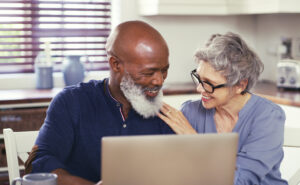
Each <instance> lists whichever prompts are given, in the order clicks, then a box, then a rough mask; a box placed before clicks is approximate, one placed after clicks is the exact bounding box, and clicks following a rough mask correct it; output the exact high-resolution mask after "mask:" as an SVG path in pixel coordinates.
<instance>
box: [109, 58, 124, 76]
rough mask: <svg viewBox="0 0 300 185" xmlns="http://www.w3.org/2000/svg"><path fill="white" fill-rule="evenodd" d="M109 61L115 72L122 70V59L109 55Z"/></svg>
mask: <svg viewBox="0 0 300 185" xmlns="http://www.w3.org/2000/svg"><path fill="white" fill-rule="evenodd" d="M108 62H109V65H110V68H111V69H112V70H113V71H115V72H120V70H121V65H122V64H121V63H120V60H118V59H116V58H115V57H114V56H109V58H108Z"/></svg>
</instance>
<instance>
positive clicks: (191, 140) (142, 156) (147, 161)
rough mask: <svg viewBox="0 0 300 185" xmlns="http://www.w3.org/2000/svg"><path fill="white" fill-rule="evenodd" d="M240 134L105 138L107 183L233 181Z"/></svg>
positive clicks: (226, 184) (206, 184)
mask: <svg viewBox="0 0 300 185" xmlns="http://www.w3.org/2000/svg"><path fill="white" fill-rule="evenodd" d="M237 145H238V134H236V133H226V134H196V135H152V136H149V135H148V136H115V137H103V138H102V170H101V171H102V181H103V184H105V185H233V182H234V172H235V163H236V155H237Z"/></svg>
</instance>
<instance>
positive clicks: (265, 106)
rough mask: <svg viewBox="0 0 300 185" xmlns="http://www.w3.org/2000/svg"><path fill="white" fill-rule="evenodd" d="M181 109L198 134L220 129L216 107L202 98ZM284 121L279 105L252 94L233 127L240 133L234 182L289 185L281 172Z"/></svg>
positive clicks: (242, 184)
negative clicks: (217, 123) (206, 105)
mask: <svg viewBox="0 0 300 185" xmlns="http://www.w3.org/2000/svg"><path fill="white" fill-rule="evenodd" d="M182 112H183V114H184V115H185V116H186V117H187V119H188V120H189V122H190V123H191V125H192V126H193V127H194V128H195V129H196V130H197V132H198V133H216V132H217V129H216V125H215V121H214V114H215V109H205V108H204V107H203V106H202V103H201V100H199V101H189V102H186V103H185V104H184V105H183V107H182ZM284 122H285V114H284V112H283V110H282V109H281V108H280V107H279V106H278V105H276V104H274V103H272V102H271V101H269V100H266V99H264V98H261V97H259V96H256V95H254V94H252V96H251V98H250V100H249V101H248V102H247V104H246V105H245V106H244V107H243V108H242V110H241V111H240V112H239V119H238V122H237V123H236V125H235V127H234V129H233V132H236V133H238V134H239V145H238V152H237V162H236V172H235V183H234V184H235V185H253V184H257V185H258V184H260V185H287V182H286V181H285V180H283V179H281V175H280V172H279V167H280V163H281V161H282V158H283V149H282V145H283V131H284Z"/></svg>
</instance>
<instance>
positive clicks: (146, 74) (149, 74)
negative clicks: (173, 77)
mask: <svg viewBox="0 0 300 185" xmlns="http://www.w3.org/2000/svg"><path fill="white" fill-rule="evenodd" d="M153 74H154V73H152V72H151V73H142V75H144V76H152V75H153Z"/></svg>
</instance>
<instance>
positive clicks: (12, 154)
mask: <svg viewBox="0 0 300 185" xmlns="http://www.w3.org/2000/svg"><path fill="white" fill-rule="evenodd" d="M38 133H39V131H22V132H14V131H13V130H12V129H10V128H5V129H3V135H4V144H5V150H6V158H7V167H8V175H9V182H10V184H11V183H12V181H13V180H14V179H15V178H17V177H20V165H19V162H18V157H19V159H21V160H22V161H23V162H25V161H26V160H27V158H28V156H29V154H28V153H29V152H30V151H31V149H32V147H33V145H34V143H35V140H36V138H37V136H38Z"/></svg>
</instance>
